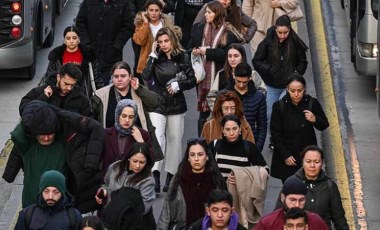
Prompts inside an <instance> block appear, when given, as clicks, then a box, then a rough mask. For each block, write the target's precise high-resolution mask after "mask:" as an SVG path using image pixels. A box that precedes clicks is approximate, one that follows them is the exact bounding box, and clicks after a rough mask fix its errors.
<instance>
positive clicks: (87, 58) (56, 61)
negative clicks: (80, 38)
mask: <svg viewBox="0 0 380 230" xmlns="http://www.w3.org/2000/svg"><path fill="white" fill-rule="evenodd" d="M78 48H79V50H81V51H82V55H83V62H82V65H80V66H78V67H79V68H80V70H81V71H82V79H81V80H80V81H78V83H77V84H78V86H79V87H80V89H81V92H82V93H83V94H84V95H86V96H87V97H88V98H90V97H91V96H92V94H93V91H92V88H91V79H90V72H89V62H91V65H92V69H93V73H94V81H95V87H96V89H100V88H101V87H103V86H104V83H103V80H102V78H101V77H100V76H99V74H98V62H97V61H96V59H95V53H94V51H93V50H92V49H91V48H90V47H88V46H85V45H82V44H79V47H78ZM65 50H66V45H65V44H63V45H61V46H58V47H56V48H54V49H53V50H52V51H50V53H49V57H48V59H49V65H48V67H47V70H46V73H45V74H44V78H47V77H48V76H49V75H50V74H51V73H57V72H58V71H59V69H60V68H61V66H62V58H63V54H64V52H65Z"/></svg>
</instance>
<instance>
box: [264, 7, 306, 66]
mask: <svg viewBox="0 0 380 230" xmlns="http://www.w3.org/2000/svg"><path fill="white" fill-rule="evenodd" d="M279 26H285V27H288V28H289V36H288V38H287V39H286V40H285V41H284V45H285V46H286V50H287V53H286V57H287V59H289V56H290V53H291V52H294V50H296V49H303V50H305V51H306V50H307V49H308V47H307V45H306V44H305V43H304V42H303V41H302V39H301V38H300V37H299V36H298V35H297V33H296V32H295V31H294V30H293V28H292V24H291V21H290V18H289V16H288V15H286V14H285V15H282V16H280V17H278V18H277V20H276V22H275V24H274V26H273V27H272V30H271V31H272V32H273V33H274V34H273V35H272V36H273V37H274V38H275V39H272V41H271V45H272V46H273V47H274V49H273V50H272V52H274V54H275V56H280V49H279V47H278V43H279V42H278V36H277V32H276V29H277V27H279Z"/></svg>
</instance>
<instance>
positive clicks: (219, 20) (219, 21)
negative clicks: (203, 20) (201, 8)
mask: <svg viewBox="0 0 380 230" xmlns="http://www.w3.org/2000/svg"><path fill="white" fill-rule="evenodd" d="M207 8H209V9H210V10H211V11H212V12H213V13H215V18H214V21H213V22H212V24H213V25H214V26H215V27H216V28H218V29H219V28H220V27H221V26H222V25H223V24H224V22H225V20H226V16H227V12H226V10H225V9H224V7H223V5H222V3H220V2H219V1H212V2H209V3H207Z"/></svg>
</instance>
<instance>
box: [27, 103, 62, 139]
mask: <svg viewBox="0 0 380 230" xmlns="http://www.w3.org/2000/svg"><path fill="white" fill-rule="evenodd" d="M21 125H22V126H23V127H24V129H25V132H26V133H27V134H29V135H33V136H36V135H43V134H53V133H55V132H57V131H58V129H59V121H58V118H57V115H56V114H55V112H54V111H53V110H52V109H51V108H50V107H49V104H47V103H46V102H43V101H39V100H33V101H31V102H29V103H28V105H26V106H25V108H24V110H23V111H22V114H21Z"/></svg>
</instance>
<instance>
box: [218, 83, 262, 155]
mask: <svg viewBox="0 0 380 230" xmlns="http://www.w3.org/2000/svg"><path fill="white" fill-rule="evenodd" d="M234 87H235V81H230V84H229V85H228V86H227V87H226V88H225V90H233V91H235V92H236V94H237V95H238V96H239V97H240V100H241V101H242V103H243V111H244V116H245V118H246V119H247V121H248V123H249V125H250V126H251V129H252V132H253V136H254V137H255V142H256V143H255V144H256V146H257V148H258V149H259V150H260V152H261V151H263V147H264V144H265V138H266V135H267V102H266V97H265V95H264V94H263V93H262V92H261V91H258V90H257V89H256V87H255V84H254V83H253V81H249V83H248V92H247V93H245V94H243V95H242V94H240V93H239V92H238V91H236V90H235V88H234Z"/></svg>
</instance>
